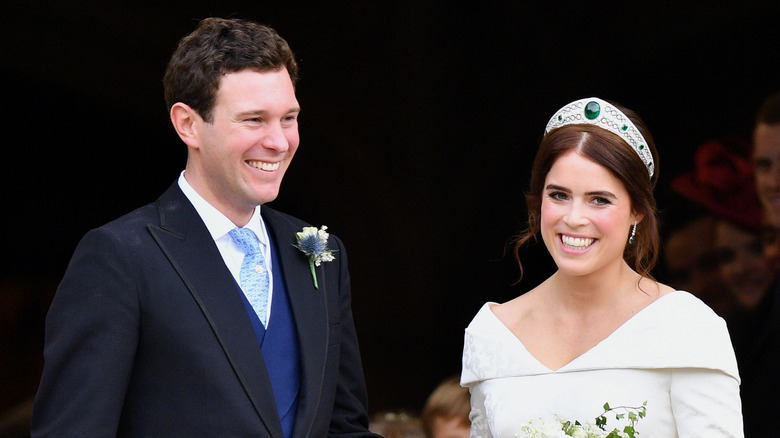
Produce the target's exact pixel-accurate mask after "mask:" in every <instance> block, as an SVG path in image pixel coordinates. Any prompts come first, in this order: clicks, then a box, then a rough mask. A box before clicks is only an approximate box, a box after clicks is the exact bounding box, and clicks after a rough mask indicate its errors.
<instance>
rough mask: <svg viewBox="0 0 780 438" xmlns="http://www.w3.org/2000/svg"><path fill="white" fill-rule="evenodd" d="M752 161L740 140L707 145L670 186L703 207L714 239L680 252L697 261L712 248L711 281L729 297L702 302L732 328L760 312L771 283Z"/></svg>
mask: <svg viewBox="0 0 780 438" xmlns="http://www.w3.org/2000/svg"><path fill="white" fill-rule="evenodd" d="M748 157H749V146H748V144H747V142H746V141H744V140H742V139H739V138H725V139H722V140H709V141H707V142H705V143H703V144H702V145H701V146H699V148H698V149H697V150H696V152H695V156H694V169H693V170H691V171H689V172H686V173H684V174H682V175H679V176H677V177H676V178H675V179H674V180H672V189H673V190H674V191H675V192H676V193H678V194H679V195H681V196H683V197H684V198H686V199H688V200H690V201H693V202H695V203H696V204H697V205H699V206H701V207H703V208H704V209H705V210H704V213H703V216H702V217H703V218H707V219H701V220H703V221H705V222H706V223H710V224H712V228H711V230H710V231H711V232H712V238H711V239H709V240H699V241H697V240H690V241H689V242H686V243H687V244H688V245H689V246H688V247H687V248H682V249H681V250H682V251H687V252H688V253H689V254H690V255H691V256H693V255H694V254H698V253H699V252H701V251H705V248H707V247H710V246H711V248H709V249H706V250H707V251H709V252H708V253H707V256H706V260H708V261H709V263H711V264H712V265H713V266H714V267H716V268H717V275H713V277H717V278H719V279H721V280H722V281H723V286H724V287H725V292H724V293H726V294H728V295H729V296H720V297H718V298H712V297H706V296H705V297H703V298H702V299H705V298H707V299H710V300H712V301H714V303H713V308H716V311H717V312H719V314H720V315H721V316H723V317H724V318H726V320H727V321H732V322H733V321H736V320H738V319H741V318H742V316H741V315H743V314H744V313H746V312H750V311H751V310H752V309H755V308H756V306H758V304H759V303H760V302H761V300H762V298H763V297H764V296H765V295H766V293H767V291H768V290H769V286H770V284H771V282H772V278H773V273H772V272H771V271H770V269H769V267H768V265H767V263H766V260H765V259H764V256H763V252H762V245H761V230H762V219H761V218H762V209H761V204H760V203H759V201H758V197H757V196H756V189H755V184H754V183H753V167H752V164H751V162H750V159H749V158H748ZM686 237H687V238H689V239H692V238H694V237H695V238H701V239H706V237H707V236H693V235H690V234H689V235H687V236H686ZM707 242H712V243H711V244H710V243H707ZM697 246H702V247H697ZM671 249H672V250H674V249H675V248H674V246H672V248H671ZM698 261H699V262H700V263H701V261H702V260H698ZM708 304H709V303H708ZM729 328H730V330H731V329H732V326H731V325H730V326H729ZM732 338H734V333H732Z"/></svg>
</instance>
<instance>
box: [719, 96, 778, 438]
mask: <svg viewBox="0 0 780 438" xmlns="http://www.w3.org/2000/svg"><path fill="white" fill-rule="evenodd" d="M753 163H754V165H755V170H754V174H755V179H756V191H757V193H758V198H759V200H760V201H761V204H762V206H763V207H764V220H765V226H766V230H767V231H766V233H765V236H764V255H765V258H766V257H768V256H769V259H768V260H767V262H768V263H769V265H770V267H772V266H773V265H776V263H777V260H776V258H775V257H776V251H777V235H778V231H777V230H779V229H780V93H775V94H773V95H770V96H769V97H767V98H766V99H765V100H764V102H763V104H762V105H761V107H760V108H759V110H758V113H757V115H756V123H755V125H754V129H753ZM729 331H730V332H732V333H733V334H732V339H733V340H734V342H733V344H734V350H735V352H736V354H737V365H738V366H739V373H740V375H741V376H742V385H741V386H740V394H741V397H742V413H743V417H744V422H745V437H746V438H752V437H763V436H766V428H765V420H766V418H767V417H768V416H772V415H775V413H776V412H777V410H778V409H780V398H778V397H777V388H780V374H778V372H777V363H778V361H780V276H778V275H777V274H776V276H775V280H774V284H773V285H772V286H771V287H770V289H769V291H768V293H766V294H765V296H764V298H763V299H762V300H761V302H760V303H759V304H758V305H757V306H756V307H755V309H753V310H752V311H751V312H750V313H748V314H746V315H745V316H744V318H743V320H742V321H735V322H734V323H733V324H730V325H729Z"/></svg>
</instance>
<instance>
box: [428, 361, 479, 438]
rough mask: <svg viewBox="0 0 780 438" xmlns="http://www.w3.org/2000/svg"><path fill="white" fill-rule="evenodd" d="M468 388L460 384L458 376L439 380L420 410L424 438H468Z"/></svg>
mask: <svg viewBox="0 0 780 438" xmlns="http://www.w3.org/2000/svg"><path fill="white" fill-rule="evenodd" d="M470 410H471V398H470V395H469V390H468V388H466V387H463V386H460V378H459V376H452V377H449V378H447V379H445V380H444V381H443V382H441V383H440V384H439V385H438V386H437V387H436V388H435V389H434V390H433V392H431V394H430V395H429V396H428V400H426V402H425V406H423V411H422V422H423V429H424V430H425V436H426V438H468V436H469V431H470V430H471V421H469V411H470Z"/></svg>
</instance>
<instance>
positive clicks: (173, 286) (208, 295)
mask: <svg viewBox="0 0 780 438" xmlns="http://www.w3.org/2000/svg"><path fill="white" fill-rule="evenodd" d="M261 211H262V216H263V219H264V221H265V224H266V226H267V228H268V232H269V235H270V237H271V240H272V242H275V251H277V253H276V255H277V259H278V260H281V265H282V266H281V269H282V271H283V275H284V281H285V283H286V286H287V290H288V294H289V297H290V302H291V306H292V311H293V316H294V319H295V324H296V326H297V331H298V334H299V341H300V342H299V343H300V362H301V389H300V393H299V403H298V411H297V419H296V422H295V436H296V437H325V436H350V437H358V436H371V435H370V434H369V433H368V432H367V431H366V425H367V418H366V391H365V384H364V379H363V370H362V365H361V361H360V356H359V351H358V342H357V338H356V335H355V327H354V324H353V319H352V312H351V306H350V282H349V274H348V271H347V259H346V253H345V250H344V247H343V245H342V243H341V241H340V240H339V239H338V238H337V237H335V236H333V235H331V237H330V241H329V243H330V245H329V246H330V248H332V249H334V250H335V252H334V255H335V256H336V260H334V261H331V262H325V263H322V265H321V266H320V267H318V268H317V270H316V271H317V276H318V281H319V289H315V287H314V283H313V281H312V277H311V273H310V270H309V265H308V261H307V259H306V257H305V256H304V255H303V253H301V252H300V251H299V250H298V249H297V248H295V247H293V243H295V233H296V232H299V231H301V230H302V228H303V227H304V226H308V225H307V224H306V223H304V222H302V221H300V220H298V219H295V218H293V217H291V216H288V215H285V214H282V213H279V212H276V211H274V210H272V209H271V208H269V207H267V206H263V208H262V209H261ZM44 356H45V367H44V372H43V376H42V379H41V385H40V388H39V390H38V393H37V395H36V399H35V406H34V411H33V433H32V435H33V436H36V437H37V436H57V437H108V436H136V437H163V436H187V437H209V436H215V437H216V436H219V437H275V438H281V437H282V429H281V425H280V422H279V419H278V415H277V412H276V407H275V402H274V396H273V393H272V389H271V383H270V381H269V379H268V375H267V372H266V368H265V364H264V360H263V357H262V354H261V351H260V346H259V344H258V341H257V338H256V337H255V333H254V332H253V329H252V326H251V323H250V320H249V317H248V315H247V312H246V309H245V306H244V303H243V301H242V298H241V295H240V291H239V289H238V286H237V284H236V282H235V280H234V278H233V277H232V275H231V274H230V272H229V270H228V269H227V267H226V266H225V263H224V262H223V260H222V258H221V256H220V253H219V251H218V249H217V247H216V244H215V243H214V241H213V239H212V237H211V235H210V234H209V232H208V230H207V228H206V226H205V225H204V223H203V221H202V220H201V219H200V216H199V215H198V213H197V212H196V210H195V208H194V207H193V206H192V204H191V203H190V202H189V200H188V199H187V198H186V197H185V196H184V194H183V193H182V192H181V190H180V189H179V187H178V184H176V183H174V184H173V185H172V186H171V187H170V188H169V189H168V190H167V191H166V192H165V193H164V194H163V195H162V196H161V197H160V198H159V199H158V200H157V202H155V203H154V204H150V205H147V206H145V207H142V208H140V209H138V210H136V211H134V212H132V213H130V214H128V215H126V216H123V217H122V218H119V219H117V220H116V221H113V222H111V223H109V224H106V225H104V226H102V227H100V228H97V229H95V230H92V231H90V232H89V233H87V234H86V236H85V237H84V238H83V239H82V241H81V242H80V243H79V245H78V247H77V248H76V251H75V253H74V255H73V258H72V260H71V262H70V264H69V266H68V269H67V271H66V273H65V276H64V278H63V280H62V283H61V284H60V286H59V288H58V289H57V292H56V294H55V297H54V300H53V302H52V305H51V308H50V310H49V313H48V315H47V319H46V343H45V347H44Z"/></svg>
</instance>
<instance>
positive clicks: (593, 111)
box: [585, 102, 601, 120]
mask: <svg viewBox="0 0 780 438" xmlns="http://www.w3.org/2000/svg"><path fill="white" fill-rule="evenodd" d="M600 112H601V105H599V104H598V102H588V104H587V105H585V117H586V118H587V119H588V120H593V119H595V118H596V117H598V116H599V113H600Z"/></svg>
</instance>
